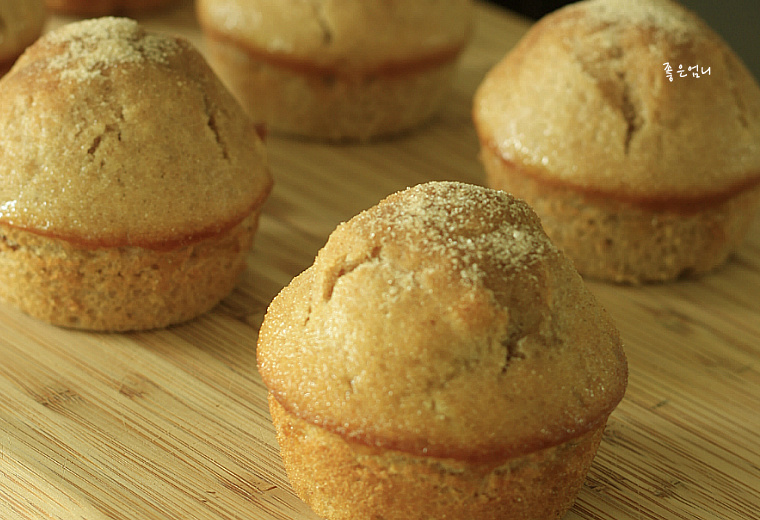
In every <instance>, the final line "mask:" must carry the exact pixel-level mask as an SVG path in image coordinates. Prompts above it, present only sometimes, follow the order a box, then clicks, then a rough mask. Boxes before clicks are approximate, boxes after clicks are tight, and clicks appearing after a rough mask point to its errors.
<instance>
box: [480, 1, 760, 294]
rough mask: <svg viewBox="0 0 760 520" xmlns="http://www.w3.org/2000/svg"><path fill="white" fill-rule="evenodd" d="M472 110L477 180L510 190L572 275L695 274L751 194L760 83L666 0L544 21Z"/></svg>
mask: <svg viewBox="0 0 760 520" xmlns="http://www.w3.org/2000/svg"><path fill="white" fill-rule="evenodd" d="M473 117H474V121H475V126H476V128H477V132H478V135H479V138H480V143H481V150H482V152H481V153H482V160H483V164H484V165H485V171H486V173H487V179H488V181H487V182H488V184H489V185H490V186H492V187H495V188H499V189H504V190H507V191H510V192H512V193H514V194H515V195H517V196H519V197H521V198H524V199H525V200H526V201H527V202H528V203H529V204H530V205H531V206H532V207H533V208H534V209H535V211H536V212H537V213H538V215H539V216H540V217H541V220H542V223H543V226H544V228H545V230H546V232H547V234H548V235H549V236H550V237H551V239H552V240H553V241H554V243H555V244H556V245H557V246H559V247H560V248H562V249H563V250H564V252H565V253H566V254H567V255H568V256H570V257H571V258H572V259H573V261H574V262H575V266H576V268H577V269H578V271H580V273H581V274H582V275H584V276H588V277H590V278H597V279H601V280H608V281H613V282H627V283H641V282H656V281H667V280H672V279H676V278H678V277H681V276H683V275H697V274H700V273H705V272H708V271H710V270H711V269H713V268H715V267H716V266H718V265H720V264H722V263H723V262H724V261H725V260H726V259H727V258H728V257H729V255H730V254H731V252H732V251H734V250H735V249H736V248H737V247H738V246H739V245H740V244H741V243H742V240H743V238H744V236H745V235H746V232H747V229H748V227H749V225H750V223H751V222H752V220H753V217H754V215H755V213H756V208H757V205H758V200H759V199H760V87H758V84H757V83H756V81H755V80H754V78H753V77H752V75H751V73H750V72H749V71H748V70H747V69H746V67H745V66H744V65H743V64H742V62H741V61H740V59H739V58H738V57H737V56H736V55H735V54H734V52H733V51H732V50H731V49H730V48H729V47H728V46H727V44H726V43H725V42H724V41H722V40H721V39H720V37H719V36H718V35H717V34H715V33H714V32H713V31H712V30H711V29H710V28H709V27H708V26H707V25H706V24H705V23H704V22H703V21H702V20H700V19H699V18H698V17H697V16H696V15H695V14H693V13H692V12H690V11H688V10H686V9H684V8H682V7H681V6H679V5H678V4H676V3H674V2H671V1H668V0H641V1H638V2H629V1H625V0H589V1H584V2H578V3H576V4H572V5H570V6H567V7H565V8H562V9H560V10H558V11H555V12H554V13H552V14H550V15H548V16H546V17H544V18H543V19H542V20H540V21H539V22H538V23H537V24H536V25H534V26H533V27H532V28H531V30H530V31H529V32H528V33H527V34H526V35H525V36H524V38H523V39H522V40H521V41H520V42H519V43H518V44H517V45H516V46H515V48H514V49H512V50H511V51H510V52H509V53H508V54H507V55H506V56H505V57H504V58H503V60H501V61H500V62H499V63H498V64H496V65H495V66H494V67H493V69H492V70H491V71H490V72H489V73H488V74H487V76H486V77H485V79H484V80H483V82H482V84H481V85H480V87H479V88H478V90H477V93H476V96H475V100H474V107H473Z"/></svg>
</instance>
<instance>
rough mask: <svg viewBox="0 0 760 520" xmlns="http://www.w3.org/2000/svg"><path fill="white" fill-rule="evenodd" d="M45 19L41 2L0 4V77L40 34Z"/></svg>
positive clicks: (13, 0) (6, 1) (14, 0)
mask: <svg viewBox="0 0 760 520" xmlns="http://www.w3.org/2000/svg"><path fill="white" fill-rule="evenodd" d="M46 18H47V13H46V12H45V3H44V1H43V0H3V2H0V76H2V75H3V74H4V73H5V72H7V71H8V69H10V67H11V65H13V62H14V61H15V60H16V58H18V56H19V55H20V54H21V53H22V52H24V49H26V48H27V47H28V46H29V45H31V44H32V43H34V41H35V40H36V39H37V38H38V37H39V36H40V34H42V29H43V27H44V25H45V19H46Z"/></svg>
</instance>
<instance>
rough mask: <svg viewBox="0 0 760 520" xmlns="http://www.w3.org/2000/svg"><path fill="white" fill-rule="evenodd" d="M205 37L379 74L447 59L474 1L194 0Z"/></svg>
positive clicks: (296, 60) (457, 46) (312, 63)
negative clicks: (397, 68)
mask: <svg viewBox="0 0 760 520" xmlns="http://www.w3.org/2000/svg"><path fill="white" fill-rule="evenodd" d="M197 10H198V17H199V21H200V23H201V26H202V27H203V28H204V31H206V33H207V34H209V35H210V36H212V37H215V38H226V39H230V40H232V41H235V42H237V43H238V44H240V45H243V46H245V47H247V48H248V49H249V50H250V51H251V52H252V53H262V54H263V53H265V54H266V55H267V56H268V57H270V58H276V59H279V60H280V61H281V62H283V64H287V63H288V62H289V63H291V64H292V65H293V66H300V67H307V66H309V67H325V68H330V69H336V70H338V71H340V70H354V69H360V70H362V71H365V70H367V69H371V70H377V69H383V68H390V69H393V68H395V67H398V66H400V65H406V66H409V63H408V62H409V61H420V62H421V63H424V62H428V61H437V60H448V59H451V58H452V57H454V56H455V55H456V54H457V53H458V52H459V51H460V50H461V49H462V47H463V46H464V45H465V43H466V41H467V39H468V37H469V35H470V22H471V18H472V14H471V10H472V2H471V0H416V1H414V2H388V1H387V0H310V1H308V2H303V1H292V0H199V2H198V3H197Z"/></svg>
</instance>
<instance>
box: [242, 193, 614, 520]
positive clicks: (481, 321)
mask: <svg viewBox="0 0 760 520" xmlns="http://www.w3.org/2000/svg"><path fill="white" fill-rule="evenodd" d="M257 359H258V368H259V372H260V373H261V376H262V378H263V381H264V383H265V384H266V386H267V388H268V390H269V404H270V410H271V414H272V419H273V422H274V425H275V427H276V432H277V439H278V441H279V444H280V449H281V454H282V458H283V461H284V465H285V468H286V470H287V473H288V476H289V478H290V482H291V483H292V485H293V488H294V489H295V491H296V492H297V493H298V495H299V496H300V497H301V498H302V499H303V500H304V501H305V502H306V503H308V504H309V505H310V506H311V507H312V508H313V510H314V511H315V512H316V513H317V514H318V515H321V516H323V517H325V518H328V519H330V520H334V519H353V520H356V519H374V518H383V519H385V520H395V519H398V520H401V519H403V520H414V519H429V518H461V519H465V518H466V519H471V520H484V519H500V520H510V519H521V520H528V519H530V520H533V519H536V518H541V519H550V518H553V519H556V518H560V517H561V516H562V515H563V514H564V512H565V511H566V510H567V509H568V508H569V507H570V506H571V505H572V503H573V501H574V499H575V496H576V493H577V492H578V491H579V489H580V488H581V485H582V483H583V481H584V478H585V475H586V473H587V471H588V469H589V467H590V465H591V462H592V459H593V458H594V455H595V453H596V450H597V447H598V445H599V442H600V438H601V436H602V432H603V430H604V427H605V424H606V421H607V419H608V416H609V415H610V413H611V412H612V411H613V409H614V408H615V407H616V406H617V404H618V403H619V401H620V400H621V399H622V397H623V394H624V391H625V387H626V381H627V367H626V361H625V357H624V354H623V351H622V347H621V342H620V338H619V335H618V332H617V330H616V329H615V327H614V325H613V323H612V322H611V321H610V318H609V317H608V315H607V314H606V313H605V311H604V310H603V309H602V308H600V306H599V305H598V304H597V302H596V301H595V299H594V298H593V297H592V295H591V294H590V293H589V291H588V290H587V289H586V287H585V285H584V283H583V281H582V280H581V278H580V276H579V275H578V274H577V272H576V271H575V269H574V268H573V267H572V265H571V263H570V261H569V260H567V259H566V258H565V256H564V255H563V254H562V253H561V252H560V251H559V250H558V249H557V248H556V247H554V246H553V245H552V243H551V242H550V241H549V239H548V238H547V236H546V235H545V233H544V232H543V231H542V229H541V225H540V223H539V220H538V217H537V216H536V215H535V213H534V212H533V211H532V210H531V209H530V208H529V207H528V206H527V205H526V204H525V203H524V202H522V201H520V200H518V199H514V198H513V197H511V196H510V195H508V194H506V193H504V192H499V191H496V190H491V189H488V188H483V187H476V186H473V185H468V184H460V183H453V182H434V183H428V184H423V185H419V186H416V187H414V188H410V189H407V190H404V191H402V192H399V193H396V194H393V195H391V196H389V197H388V198H386V199H385V200H383V201H382V202H380V203H379V204H378V205H377V206H375V207H373V208H371V209H369V210H367V211H365V212H362V213H360V214H359V215H357V216H356V217H354V218H352V219H351V220H350V221H348V222H347V223H344V224H341V225H340V226H338V228H337V229H336V230H335V231H334V232H333V233H332V235H331V236H330V238H329V240H328V241H327V244H326V245H325V247H324V248H323V249H322V250H321V251H320V252H319V254H318V255H317V258H316V260H315V262H314V264H313V265H312V266H311V267H309V268H308V269H306V270H305V271H304V272H303V273H302V274H300V275H298V276H297V277H296V278H294V279H293V281H292V282H291V283H290V284H289V285H288V286H287V287H285V288H284V289H283V290H282V291H281V292H280V294H279V295H278V296H277V297H276V298H275V299H274V300H273V301H272V303H271V305H270V307H269V309H268V310H267V313H266V316H265V319H264V322H263V325H262V327H261V331H260V335H259V339H258V346H257Z"/></svg>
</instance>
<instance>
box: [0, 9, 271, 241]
mask: <svg viewBox="0 0 760 520" xmlns="http://www.w3.org/2000/svg"><path fill="white" fill-rule="evenodd" d="M0 99H2V102H1V103H0V223H2V224H6V225H9V226H13V227H17V228H21V229H24V230H28V231H30V232H33V233H37V234H42V235H46V236H51V237H58V238H63V239H65V240H69V241H72V242H77V243H80V244H83V245H91V246H122V245H134V246H142V247H149V248H163V247H172V246H173V245H177V244H183V243H191V242H194V241H197V240H200V239H202V238H205V237H208V236H212V235H215V234H218V233H221V232H224V231H226V230H227V229H229V228H231V227H232V226H234V225H236V224H237V223H238V222H240V221H242V220H243V219H244V218H245V217H246V216H248V215H249V214H250V213H251V211H253V210H254V209H256V208H257V207H258V206H259V205H260V204H262V203H263V200H264V199H265V198H266V196H267V194H268V193H269V189H270V186H271V178H270V175H269V172H268V170H267V164H266V155H265V148H264V144H263V142H262V140H261V138H260V137H259V135H258V133H257V129H256V126H255V125H254V123H253V122H252V121H250V120H249V119H248V118H247V117H246V116H245V115H243V112H242V110H241V109H240V107H239V105H238V104H237V102H236V101H235V100H234V99H233V98H232V96H231V95H230V94H229V92H228V91H227V90H226V89H225V88H224V87H223V86H222V84H221V82H220V81H219V80H218V79H217V77H216V76H215V75H214V74H213V72H212V71H211V69H210V68H209V66H208V65H207V64H206V62H205V61H204V59H203V58H202V57H201V55H200V54H199V53H198V52H197V51H196V50H195V49H194V48H192V46H191V45H190V44H189V43H187V42H185V41H184V40H180V39H176V38H172V37H167V36H159V35H156V34H150V33H147V32H145V31H144V30H143V29H142V28H141V27H139V26H138V24H137V23H136V22H134V21H132V20H128V19H124V18H101V19H94V20H87V21H83V22H77V23H74V24H70V25H67V26H64V27H62V28H61V29H59V30H57V31H55V32H52V33H49V34H47V35H45V36H44V37H42V38H41V39H40V40H38V42H37V43H35V44H34V45H33V46H32V47H30V48H29V49H28V50H27V52H26V53H25V54H24V55H22V57H21V58H19V60H18V61H17V63H16V64H15V66H14V67H13V69H12V70H11V71H10V72H9V73H8V75H6V76H5V77H4V78H3V79H2V80H0Z"/></svg>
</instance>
